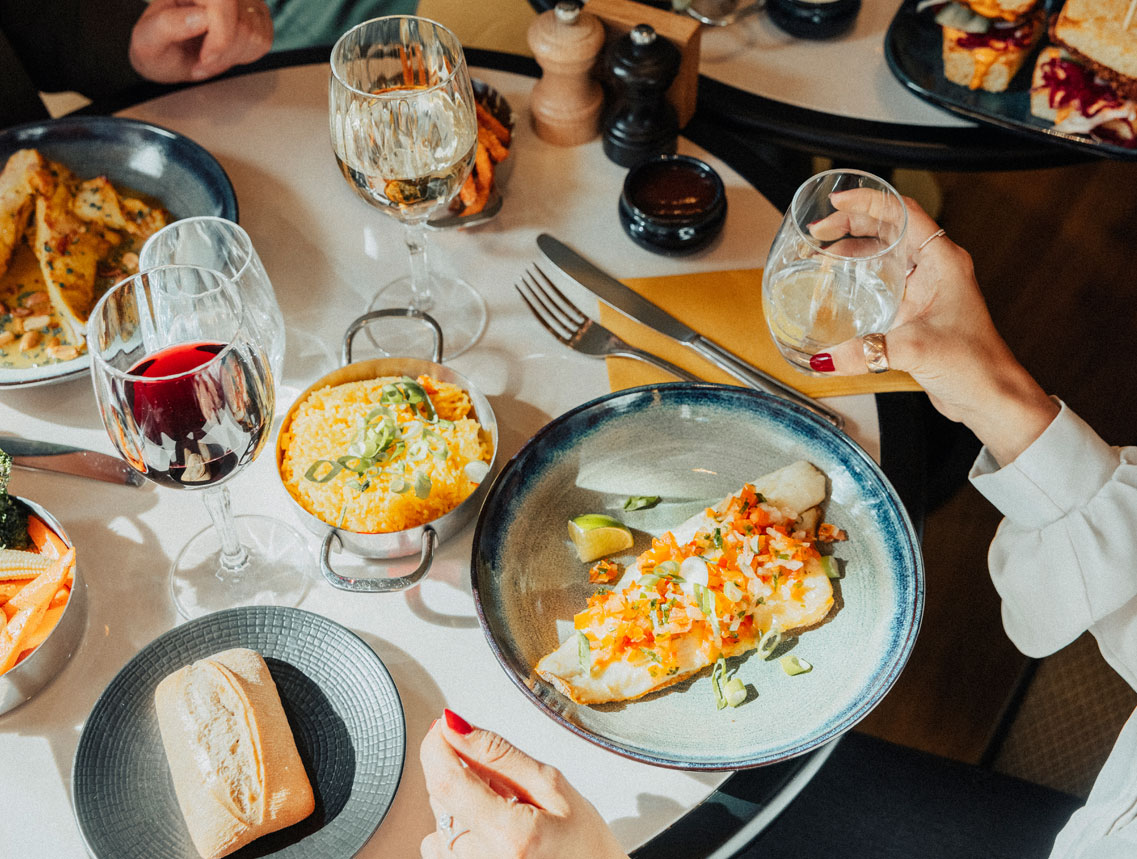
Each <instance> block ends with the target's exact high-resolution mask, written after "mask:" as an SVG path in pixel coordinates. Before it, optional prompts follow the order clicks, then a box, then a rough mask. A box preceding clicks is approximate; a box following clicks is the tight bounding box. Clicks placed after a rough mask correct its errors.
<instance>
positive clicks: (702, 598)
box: [694, 582, 722, 642]
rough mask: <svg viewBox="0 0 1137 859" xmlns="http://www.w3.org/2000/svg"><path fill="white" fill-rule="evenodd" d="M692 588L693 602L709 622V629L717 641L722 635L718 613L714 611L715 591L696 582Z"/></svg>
mask: <svg viewBox="0 0 1137 859" xmlns="http://www.w3.org/2000/svg"><path fill="white" fill-rule="evenodd" d="M694 590H695V602H696V603H698V606H699V611H701V612H702V613H703V614H704V615H705V616H706V618H707V620H709V621H710V622H711V630H712V631H713V632H714V634H715V641H716V642H717V641H718V640H719V639H720V638H721V637H722V630H721V629H720V627H719V616H718V613H717V612H716V611H715V592H714V591H712V590H711V589H710V588H708V587H707V586H706V585H701V584H699V583H698V582H696V583H695V584H694Z"/></svg>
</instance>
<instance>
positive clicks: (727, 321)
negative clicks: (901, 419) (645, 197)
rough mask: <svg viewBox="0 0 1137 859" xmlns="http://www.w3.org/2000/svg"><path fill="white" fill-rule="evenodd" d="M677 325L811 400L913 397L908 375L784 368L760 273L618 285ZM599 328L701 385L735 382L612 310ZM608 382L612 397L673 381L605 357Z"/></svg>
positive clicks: (916, 387)
mask: <svg viewBox="0 0 1137 859" xmlns="http://www.w3.org/2000/svg"><path fill="white" fill-rule="evenodd" d="M623 282H624V283H625V284H627V285H628V286H630V287H631V288H632V289H634V290H635V291H636V292H638V293H639V294H640V295H642V296H644V297H645V298H647V299H649V300H651V301H653V302H654V303H655V304H657V305H659V306H660V307H662V308H663V309H664V310H666V311H667V312H668V313H670V314H671V315H672V316H674V317H675V318H676V319H680V320H682V321H683V322H685V323H686V324H687V325H690V326H691V327H692V328H694V329H695V330H696V331H698V332H699V333H700V334H702V335H704V336H706V337H707V338H709V339H711V340H714V341H715V342H716V343H718V344H719V345H720V346H722V347H724V348H726V349H729V350H730V351H731V352H734V353H735V354H736V355H738V356H739V357H741V358H743V359H745V360H747V361H749V362H750V363H751V364H753V365H754V366H755V367H758V368H759V369H760V370H764V371H765V372H767V373H769V374H770V375H771V376H774V377H775V378H776V379H778V380H780V381H782V382H785V383H786V384H788V385H790V386H791V387H793V388H796V389H797V390H798V391H800V392H801V393H803V394H806V395H808V396H811V397H839V396H845V395H849V394H875V393H887V392H890V391H918V390H920V386H919V385H918V384H916V382H915V380H914V379H913V378H912V377H911V376H909V375H908V374H907V373H901V372H899V371H896V370H889V371H888V372H887V373H880V374H877V375H870V374H866V375H863V376H811V375H809V374H807V373H802V372H800V371H799V370H797V369H796V368H795V367H793V366H791V365H790V364H789V363H787V362H786V360H785V359H784V358H783V357H782V355H781V353H780V352H778V349H777V347H776V346H775V345H774V341H773V340H772V339H770V332H769V329H768V328H767V327H766V318H765V316H763V314H762V269H760V268H752V269H739V270H737V271H715V272H704V273H700V274H681V275H672V276H669V277H644V278H634V279H628V280H624V281H623ZM600 322H601V323H603V324H604V325H606V326H607V327H608V328H611V329H612V330H613V331H614V332H616V333H617V334H619V335H620V336H621V337H623V338H624V339H625V340H627V341H628V342H629V343H631V344H632V345H633V346H638V347H640V348H641V349H644V350H646V351H648V352H652V353H654V354H656V355H659V356H660V357H661V358H666V359H667V360H668V361H671V362H672V363H673V364H678V365H679V366H680V367H682V368H683V369H685V370H690V371H691V372H692V373H694V374H695V375H696V376H698V377H699V378H700V379H706V380H707V381H708V382H725V383H727V384H739V382H738V380H737V379H735V378H734V377H733V376H731V375H729V374H727V373H724V372H723V371H722V370H720V369H718V367H716V366H714V365H713V364H711V363H710V362H709V361H707V360H705V359H704V358H703V357H702V356H700V355H699V354H697V353H696V352H695V351H694V350H693V349H691V348H690V347H689V346H684V345H683V344H682V343H677V342H676V341H674V340H672V339H671V338H670V337H666V336H664V335H662V334H659V333H658V332H655V331H653V330H651V329H650V328H648V327H646V326H644V325H641V324H640V323H638V322H635V321H633V320H631V319H628V317H626V316H624V314H622V313H620V312H619V311H618V310H613V309H612V308H610V307H608V306H607V305H605V304H603V303H601V305H600ZM607 361H608V381H609V384H610V385H611V387H612V390H613V391H619V390H623V389H624V388H631V387H635V386H636V385H650V384H655V383H656V382H673V381H675V378H674V377H673V376H671V375H670V374H668V373H665V372H664V371H662V370H657V369H656V368H655V367H653V366H651V365H650V364H645V363H643V362H642V361H635V360H632V359H630V358H609V359H607Z"/></svg>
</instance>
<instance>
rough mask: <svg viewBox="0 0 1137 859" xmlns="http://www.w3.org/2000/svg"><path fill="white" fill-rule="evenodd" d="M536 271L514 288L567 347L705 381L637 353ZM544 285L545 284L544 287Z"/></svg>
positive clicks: (669, 364) (633, 347) (522, 277)
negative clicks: (621, 358)
mask: <svg viewBox="0 0 1137 859" xmlns="http://www.w3.org/2000/svg"><path fill="white" fill-rule="evenodd" d="M533 271H534V272H536V274H534V273H533V272H528V271H527V272H524V273H523V274H522V275H521V284H516V283H515V284H514V285H513V288H514V289H516V290H517V291H518V293H520V294H521V299H522V301H524V302H525V303H526V304H528V305H529V309H530V310H532V311H533V315H534V316H536V317H537V321H538V322H540V323H541V325H542V326H544V328H545V330H546V331H548V332H549V333H550V334H552V335H553V336H554V337H556V338H557V339H558V340H560V341H561V342H562V343H564V344H565V345H566V346H568V347H570V348H572V349H575V350H576V351H577V352H581V353H583V354H585V355H591V356H593V357H594V358H603V357H604V356H605V355H618V356H620V357H623V358H636V359H637V360H640V361H646V362H647V363H648V364H654V365H655V366H656V367H659V369H661V370H666V371H667V372H668V373H670V374H671V375H673V376H677V377H678V378H680V379H685V380H687V381H688V382H701V381H702V379H700V378H699V377H698V376H695V375H693V374H692V373H688V372H687V371H686V370H684V369H683V368H682V367H677V366H675V365H674V364H672V363H671V362H670V361H665V360H664V359H663V358H660V357H659V356H658V355H653V354H651V353H650V352H645V351H644V350H643V349H637V348H636V347H635V346H632V345H631V344H630V343H627V342H625V341H624V340H622V339H620V338H619V337H617V336H616V335H615V334H613V333H612V332H611V331H609V330H608V329H607V328H605V327H604V326H603V325H601V324H600V323H599V322H596V321H594V320H592V319H589V318H588V317H587V316H585V315H584V314H583V313H582V312H581V311H580V309H579V308H578V307H577V306H576V305H575V304H573V303H572V302H571V301H569V300H568V298H567V297H566V296H565V294H564V293H563V292H561V291H560V290H559V289H557V287H556V286H554V285H553V282H552V281H551V280H549V278H548V276H547V275H546V274H545V273H544V272H543V271H541V269H540V268H539V267H538V266H537V264H536V263H534V264H533ZM538 278H539V279H538ZM541 281H544V285H543V286H542V283H541Z"/></svg>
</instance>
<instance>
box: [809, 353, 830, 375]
mask: <svg viewBox="0 0 1137 859" xmlns="http://www.w3.org/2000/svg"><path fill="white" fill-rule="evenodd" d="M809 368H810V369H811V370H813V371H814V372H815V373H832V372H833V371H834V370H835V369H836V367H834V366H833V356H832V355H830V354H829V353H828V352H818V353H817V354H816V355H814V356H813V357H811V358H810V359H809Z"/></svg>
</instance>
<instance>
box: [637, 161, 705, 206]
mask: <svg viewBox="0 0 1137 859" xmlns="http://www.w3.org/2000/svg"><path fill="white" fill-rule="evenodd" d="M715 193H716V189H715V184H714V182H712V181H711V177H710V176H708V175H707V174H706V173H705V172H704V171H702V170H699V169H695V168H692V167H691V166H690V165H689V164H688V163H686V162H684V161H654V162H651V163H649V164H647V165H645V166H644V167H643V168H642V169H641V170H639V171H637V173H636V175H635V177H634V179H633V181H632V182H631V184H630V186H629V188H628V196H629V200H630V202H631V203H632V205H633V206H635V207H636V208H637V209H639V210H640V211H641V212H643V213H644V214H645V215H647V216H648V217H652V218H689V217H691V216H693V215H698V214H699V213H700V212H705V211H706V210H707V209H708V208H709V207H710V205H711V203H712V202H713V201H714V199H715Z"/></svg>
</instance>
